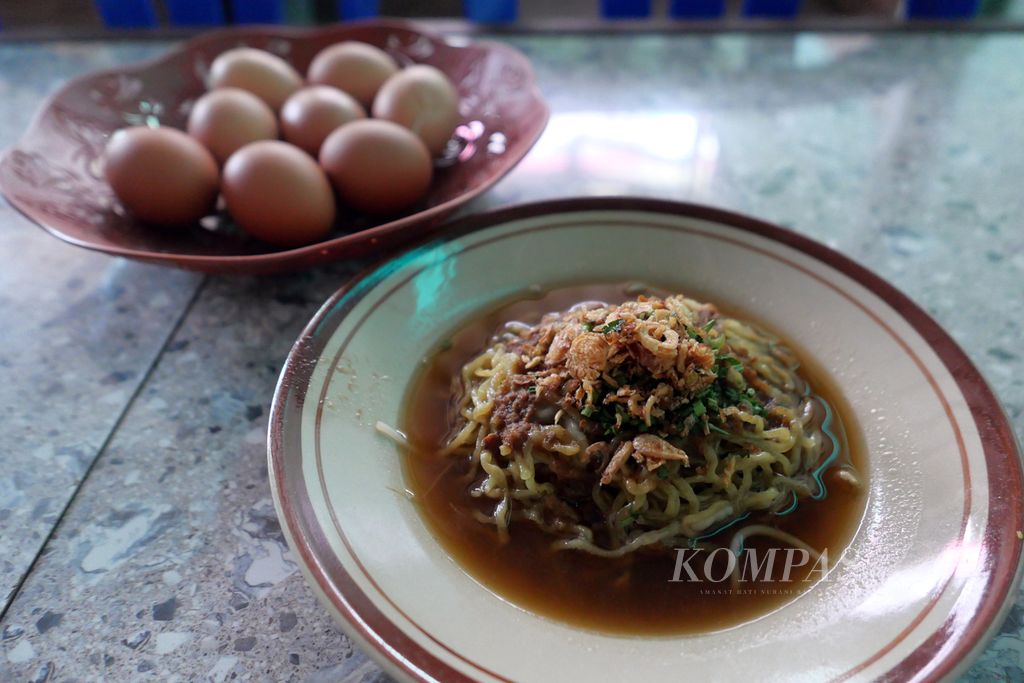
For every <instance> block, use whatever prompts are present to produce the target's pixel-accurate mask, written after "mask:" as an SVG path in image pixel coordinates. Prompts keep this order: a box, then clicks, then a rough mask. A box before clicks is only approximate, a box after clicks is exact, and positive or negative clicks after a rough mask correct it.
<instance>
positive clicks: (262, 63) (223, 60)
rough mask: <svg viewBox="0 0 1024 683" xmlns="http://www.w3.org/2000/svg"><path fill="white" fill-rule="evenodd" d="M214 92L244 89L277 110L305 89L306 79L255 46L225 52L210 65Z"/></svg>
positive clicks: (278, 59)
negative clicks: (304, 81) (220, 89)
mask: <svg viewBox="0 0 1024 683" xmlns="http://www.w3.org/2000/svg"><path fill="white" fill-rule="evenodd" d="M209 86H210V89H211V90H214V89H216V88H241V89H242V90H248V91H249V92H251V93H252V94H253V95H256V96H257V97H259V98H260V99H261V100H263V101H264V102H266V103H267V105H268V106H269V107H270V108H271V109H273V110H274V111H277V110H278V109H280V108H281V105H282V104H284V101H285V100H286V99H288V97H289V96H290V95H291V94H292V93H293V92H295V91H296V90H298V89H299V88H301V87H302V76H300V75H299V73H298V72H297V71H296V70H295V69H293V68H292V65H291V64H289V63H288V62H286V61H284V60H283V59H281V58H280V57H278V56H277V55H272V54H270V53H269V52H266V51H265V50H257V49H255V48H251V47H239V48H235V49H233V50H228V51H227V52H222V53H221V54H220V55H218V56H217V58H216V59H215V60H213V64H212V65H211V66H210V82H209Z"/></svg>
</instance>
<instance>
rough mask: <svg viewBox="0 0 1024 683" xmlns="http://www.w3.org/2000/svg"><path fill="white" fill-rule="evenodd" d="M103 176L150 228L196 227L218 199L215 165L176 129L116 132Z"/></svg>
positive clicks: (140, 128)
mask: <svg viewBox="0 0 1024 683" xmlns="http://www.w3.org/2000/svg"><path fill="white" fill-rule="evenodd" d="M104 173H105V175H106V177H107V181H108V182H109V183H110V186H111V187H112V188H113V190H114V193H115V194H116V195H117V197H118V199H120V200H121V202H122V203H123V204H124V206H125V207H126V208H127V209H128V210H129V211H130V212H131V213H132V214H134V215H135V216H137V217H138V218H140V219H142V220H144V221H148V222H150V223H157V224H161V225H179V224H188V223H194V222H196V221H198V220H199V219H200V218H202V217H203V216H205V215H207V214H209V213H211V212H212V211H213V208H214V202H215V201H216V199H217V180H218V176H219V171H218V170H217V162H216V161H214V158H213V156H212V155H211V154H210V152H209V151H207V149H206V148H205V147H203V146H202V145H201V144H199V143H198V142H197V141H195V140H193V139H192V138H190V137H189V136H188V135H186V134H185V133H183V132H181V131H180V130H177V129H174V128H148V127H146V126H138V127H134V128H124V129H122V130H119V131H117V132H116V133H114V134H113V135H112V136H111V138H110V140H109V141H108V143H107V148H106V154H105V159H104Z"/></svg>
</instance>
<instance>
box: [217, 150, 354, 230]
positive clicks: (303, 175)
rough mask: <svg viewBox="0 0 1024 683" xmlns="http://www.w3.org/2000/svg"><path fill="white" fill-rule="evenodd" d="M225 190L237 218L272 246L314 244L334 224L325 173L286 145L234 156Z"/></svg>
mask: <svg viewBox="0 0 1024 683" xmlns="http://www.w3.org/2000/svg"><path fill="white" fill-rule="evenodd" d="M221 192H222V194H223V195H224V202H225V204H226V205H227V209H228V212H229V213H230V214H231V216H232V218H234V219H235V221H236V222H237V223H238V224H239V225H240V226H241V227H242V228H243V229H244V230H245V231H246V232H248V233H249V234H250V235H252V236H253V237H256V238H258V239H261V240H263V241H264V242H270V243H271V244H276V245H279V246H285V247H292V246H298V245H302V244H309V243H310V242H315V241H318V240H321V239H323V238H325V237H326V236H327V235H328V233H330V231H331V225H332V224H333V223H334V215H335V205H334V194H333V193H332V192H331V186H330V183H328V182H327V178H326V176H325V175H324V172H323V171H322V170H320V167H319V166H318V165H317V163H316V161H314V160H313V159H311V158H310V156H309V155H308V154H306V153H305V152H303V151H302V150H301V149H299V148H298V147H295V146H294V145H290V144H288V143H286V142H280V141H278V140H262V141H260V142H254V143H252V144H250V145H246V146H245V147H243V148H242V149H240V150H238V151H237V152H235V153H234V154H233V155H231V158H230V159H228V161H227V163H226V164H224V179H223V182H222V183H221Z"/></svg>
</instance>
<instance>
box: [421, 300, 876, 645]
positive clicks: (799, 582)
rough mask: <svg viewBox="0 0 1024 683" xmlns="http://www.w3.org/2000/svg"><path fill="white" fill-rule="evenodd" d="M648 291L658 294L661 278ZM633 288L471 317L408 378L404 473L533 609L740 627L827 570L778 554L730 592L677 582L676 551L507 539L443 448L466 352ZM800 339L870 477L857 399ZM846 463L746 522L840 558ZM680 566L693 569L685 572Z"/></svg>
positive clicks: (476, 567)
mask: <svg viewBox="0 0 1024 683" xmlns="http://www.w3.org/2000/svg"><path fill="white" fill-rule="evenodd" d="M647 291H649V292H651V293H655V294H660V293H661V291H659V290H657V289H654V288H651V289H648V290H647ZM524 296H529V294H524ZM630 297H631V294H627V285H623V284H621V283H620V284H604V285H586V286H576V287H566V288H561V289H556V290H552V291H549V292H546V293H544V294H543V295H541V294H537V295H536V297H535V298H522V299H519V300H517V301H514V302H512V303H509V304H506V305H504V306H500V307H498V308H496V309H495V310H493V311H490V312H487V313H485V314H483V315H479V316H478V317H475V318H473V319H471V320H470V321H468V323H467V324H465V325H464V326H462V327H461V328H460V329H459V330H458V331H457V332H455V333H454V334H453V335H452V337H451V343H450V345H449V344H445V345H444V347H445V348H444V350H438V351H435V352H434V353H432V354H430V355H429V356H428V357H427V358H426V359H425V360H424V368H423V370H422V371H421V373H420V375H419V377H417V378H416V380H415V381H414V382H413V384H412V386H411V387H410V391H409V393H408V395H407V398H406V413H405V415H404V419H403V423H402V425H401V426H402V427H403V429H404V430H405V432H406V434H407V435H408V436H409V440H410V443H411V444H412V445H413V447H412V450H411V452H410V454H409V455H408V456H407V457H406V458H405V474H406V480H407V482H408V485H409V489H410V491H412V493H413V494H414V500H415V501H416V502H417V503H418V506H419V508H420V511H421V513H422V515H423V518H424V519H425V521H426V523H427V526H428V528H429V529H430V530H431V531H432V533H433V534H434V536H435V537H436V538H437V539H438V541H439V542H440V543H441V545H442V546H443V547H444V549H445V550H446V551H448V553H449V554H451V555H452V557H454V558H455V560H456V561H457V562H458V563H459V564H460V565H461V566H462V567H463V569H465V571H467V572H468V573H469V574H470V575H471V576H472V577H473V578H475V579H476V580H477V581H479V582H480V583H482V584H483V585H484V586H486V587H487V588H489V589H490V590H492V591H494V592H495V593H497V594H498V595H499V596H501V597H502V598H504V599H506V600H508V601H510V602H512V603H513V604H516V605H518V606H520V607H522V608H524V609H527V610H530V611H533V612H536V613H538V614H541V615H544V616H547V617H550V618H553V619H557V620H559V621H564V622H568V623H571V624H574V625H577V626H581V627H583V628H587V629H592V630H597V631H604V632H611V633H619V634H644V635H656V634H678V633H698V632H708V631H713V630H718V629H723V628H728V627H731V626H735V625H737V624H740V623H743V622H745V621H749V620H751V619H754V618H756V617H759V616H761V615H763V614H766V613H768V612H770V611H772V610H773V609H775V608H777V607H779V606H780V605H782V604H784V603H786V602H788V601H790V600H792V599H793V598H794V597H796V596H797V595H799V594H800V593H802V592H804V591H805V590H807V589H808V588H809V587H810V586H812V585H813V583H814V581H816V580H818V579H819V578H820V577H821V573H820V572H816V573H814V574H813V576H810V575H809V574H810V570H811V564H813V563H810V564H808V565H807V566H805V567H803V568H797V569H794V571H793V573H792V574H791V575H790V578H791V579H792V581H790V582H788V583H783V582H780V581H779V579H780V578H781V573H782V572H781V570H782V565H783V561H782V560H783V557H782V556H779V557H778V560H777V562H776V571H775V572H774V576H773V577H772V578H773V579H774V580H773V581H771V582H769V581H746V582H744V583H742V584H741V585H740V591H738V592H736V593H733V592H732V591H731V590H730V588H729V587H730V583H729V582H728V581H723V582H720V583H712V582H709V581H700V582H689V581H680V582H673V581H671V580H670V579H672V578H673V574H674V572H675V571H676V558H675V557H674V556H667V555H664V554H646V553H634V554H632V555H630V556H626V557H623V558H614V559H609V558H602V557H597V556H594V555H590V554H586V553H583V552H577V551H555V550H552V549H551V542H552V538H551V537H550V536H547V535H546V534H544V533H543V532H542V531H540V530H539V529H537V528H536V527H534V526H533V525H532V524H529V523H525V522H519V523H515V522H514V523H513V525H512V526H511V527H510V540H509V541H508V542H506V543H502V542H501V541H500V540H499V538H498V534H497V532H496V530H495V528H494V527H493V526H490V525H486V524H483V523H481V522H479V521H477V520H476V519H474V517H473V515H472V511H473V510H481V511H483V512H485V513H489V512H490V507H492V506H493V504H494V503H493V501H485V500H480V499H477V498H473V497H471V496H470V495H469V488H470V486H469V479H468V478H467V477H471V476H472V475H469V474H468V467H467V466H466V463H465V461H464V460H463V459H452V458H450V457H444V456H442V455H440V453H439V451H440V450H441V449H442V448H443V446H444V444H445V442H446V440H447V438H448V436H449V435H450V434H451V432H452V429H453V426H454V423H455V421H456V417H457V415H456V411H455V407H454V396H453V391H454V387H455V384H453V378H457V377H459V370H460V368H461V367H462V365H463V364H464V363H466V362H467V361H468V360H470V359H472V358H473V357H474V356H475V355H476V354H478V353H479V352H480V351H482V350H483V349H484V348H486V347H487V346H488V344H489V341H490V339H491V337H492V335H493V334H494V333H495V332H496V331H497V330H498V329H500V327H501V326H502V325H503V324H504V323H505V322H508V321H510V320H520V321H523V322H527V323H530V324H533V323H535V322H537V320H539V318H540V317H541V315H543V314H544V313H548V312H551V311H560V310H565V309H567V308H568V307H570V306H572V305H573V304H576V303H579V302H580V301H588V300H596V301H604V302H607V303H613V304H614V303H619V302H621V301H624V300H626V299H627V298H630ZM696 298H700V297H699V296H698V297H696ZM704 300H707V299H704ZM719 309H720V310H723V313H727V314H729V315H733V316H735V317H737V318H739V319H741V320H754V319H753V318H751V317H749V316H746V315H744V314H742V313H739V314H738V313H737V312H736V311H734V310H730V309H727V308H723V307H722V306H719ZM791 348H793V349H794V351H795V352H797V353H798V355H799V357H800V358H801V375H802V376H803V377H804V378H805V379H807V380H808V381H809V382H810V385H811V387H812V390H813V391H814V392H815V393H816V394H818V395H819V396H822V397H823V398H824V399H825V400H826V401H828V402H829V404H830V405H831V406H832V407H833V411H834V413H835V416H834V417H835V420H834V425H833V432H834V433H835V435H836V437H837V438H838V440H839V442H840V446H841V448H842V452H841V457H840V460H841V461H845V462H848V463H851V464H852V465H853V466H854V468H855V469H856V470H857V472H858V473H859V475H860V476H861V478H862V481H863V477H864V474H865V468H864V466H863V465H864V460H863V452H864V449H863V445H862V440H861V436H860V434H859V431H858V430H857V429H856V425H855V424H854V423H853V422H852V421H851V418H852V413H851V411H850V409H849V406H848V405H847V403H846V402H845V400H844V399H843V397H842V396H841V395H840V394H839V393H838V392H837V391H836V390H835V387H834V386H833V384H832V383H831V382H830V381H829V380H828V378H827V376H826V375H825V373H824V372H822V371H821V369H820V368H818V367H817V366H816V365H814V363H813V362H810V359H809V358H808V357H807V356H806V355H805V354H800V352H799V351H800V350H799V347H796V346H793V345H791ZM840 416H842V417H840ZM844 422H845V425H844ZM837 471H838V470H837V468H830V469H829V470H828V471H827V472H826V473H825V475H824V477H823V479H824V481H825V483H826V486H827V488H828V492H829V495H828V496H827V497H826V498H824V499H823V500H821V501H813V500H803V501H801V503H800V506H799V507H798V509H797V510H796V511H795V512H794V513H792V514H790V515H788V516H770V515H765V516H764V517H763V518H762V519H760V520H757V519H753V518H751V519H750V522H749V523H754V522H763V523H766V524H770V525H773V526H776V527H777V528H779V529H781V530H783V531H788V532H790V533H792V534H794V535H796V536H798V537H799V538H801V539H802V540H804V541H805V542H806V543H808V544H809V545H811V546H812V547H814V548H817V549H819V550H820V549H821V548H827V549H828V555H829V560H830V562H832V563H834V562H835V560H836V559H838V558H839V556H840V554H841V553H842V551H843V550H844V549H845V548H846V546H847V544H848V543H849V541H850V540H851V538H852V537H853V534H854V533H855V531H856V529H857V526H858V524H859V522H860V519H861V516H862V514H863V510H864V495H863V494H862V489H863V487H862V488H861V489H856V488H854V487H851V486H849V485H847V484H845V482H844V481H843V480H841V479H839V478H838V477H836V476H835V475H836V473H837ZM740 526H742V525H740ZM731 537H732V530H726V531H724V532H722V533H721V534H719V535H718V536H717V537H715V538H714V539H711V540H712V541H718V542H720V543H721V544H722V545H725V546H727V545H728V542H729V540H730V539H731ZM719 539H720V540H719ZM747 547H752V548H756V549H758V550H759V551H760V552H761V553H762V557H763V556H764V555H763V553H764V552H765V551H767V550H768V549H769V548H771V547H776V548H779V549H780V552H782V551H784V549H785V548H786V547H788V546H786V545H784V544H782V543H779V542H775V541H770V540H767V539H764V538H759V539H751V541H750V542H749V543H748V546H747ZM696 557H697V559H694V560H692V561H691V562H690V565H691V566H692V567H693V568H694V569H695V571H696V572H697V574H698V575H700V574H702V573H703V572H702V571H701V568H702V567H703V562H704V559H705V558H704V556H700V555H698V556H696ZM716 559H718V560H720V562H718V563H717V564H716V565H714V569H713V571H712V576H714V577H716V578H718V577H721V576H723V575H724V572H725V571H726V569H725V562H726V559H727V558H726V557H725V553H718V556H717V558H716ZM680 576H681V577H682V578H684V579H685V578H686V573H685V571H684V572H681V573H680ZM805 579H808V580H807V581H805ZM811 579H813V580H811Z"/></svg>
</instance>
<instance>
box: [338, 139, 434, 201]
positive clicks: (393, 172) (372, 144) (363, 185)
mask: <svg viewBox="0 0 1024 683" xmlns="http://www.w3.org/2000/svg"><path fill="white" fill-rule="evenodd" d="M320 165H321V166H323V168H324V171H326V172H327V176H328V177H329V178H330V180H331V184H332V185H334V189H335V190H336V191H337V192H338V196H339V197H341V199H342V200H343V201H344V202H346V203H347V204H349V205H351V206H352V207H353V208H355V209H357V210H359V211H363V212H365V213H371V214H389V213H395V212H398V211H401V210H402V209H406V208H408V207H410V206H411V205H413V204H415V203H416V202H418V201H420V200H421V199H422V198H423V197H424V196H425V195H426V193H427V190H428V189H429V187H430V179H431V176H432V175H433V165H432V164H431V161H430V152H428V151H427V148H426V147H425V146H424V145H423V142H422V141H421V140H420V139H419V138H418V137H416V136H415V135H414V134H412V133H411V132H410V131H409V130H407V129H405V128H402V127H401V126H399V125H398V124H396V123H391V122H390V121H379V120H375V119H363V120H360V121H353V122H352V123H349V124H347V125H344V126H342V127H341V128H338V129H337V130H336V131H334V132H333V133H331V134H330V135H329V136H327V139H326V140H324V144H323V146H322V147H321V148H320Z"/></svg>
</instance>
